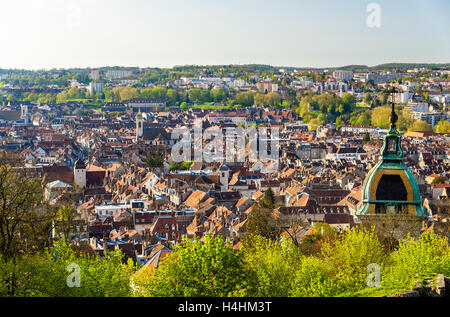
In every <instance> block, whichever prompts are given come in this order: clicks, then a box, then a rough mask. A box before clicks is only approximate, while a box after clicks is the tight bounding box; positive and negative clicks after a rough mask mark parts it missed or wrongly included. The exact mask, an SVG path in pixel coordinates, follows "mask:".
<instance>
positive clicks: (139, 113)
mask: <svg viewBox="0 0 450 317" xmlns="http://www.w3.org/2000/svg"><path fill="white" fill-rule="evenodd" d="M140 115H141V106H139V111H138V116H140Z"/></svg>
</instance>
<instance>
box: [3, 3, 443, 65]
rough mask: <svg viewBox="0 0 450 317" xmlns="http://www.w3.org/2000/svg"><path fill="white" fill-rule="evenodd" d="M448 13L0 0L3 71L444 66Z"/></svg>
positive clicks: (421, 8) (343, 6) (412, 7)
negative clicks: (373, 23)
mask: <svg viewBox="0 0 450 317" xmlns="http://www.w3.org/2000/svg"><path fill="white" fill-rule="evenodd" d="M369 3H377V4H378V5H379V7H380V9H381V20H380V21H381V25H380V27H379V28H376V27H372V28H371V27H369V26H368V25H367V22H366V19H367V16H368V15H370V14H371V13H370V12H367V10H366V9H367V5H368V4H369ZM449 17H450V1H448V0H427V1H425V0H423V1H418V0H388V1H384V0H383V1H372V0H369V1H362V0H334V1H330V0H221V1H218V0H184V1H182V0H159V1H153V0H0V68H26V69H39V68H61V67H99V66H115V65H120V66H141V67H147V66H149V67H172V66H174V65H186V64H197V65H209V64H248V63H257V64H270V65H275V66H298V67H302V66H304V67H308V66H311V67H327V66H343V65H348V64H364V65H369V66H370V65H376V64H381V63H388V62H450V18H449Z"/></svg>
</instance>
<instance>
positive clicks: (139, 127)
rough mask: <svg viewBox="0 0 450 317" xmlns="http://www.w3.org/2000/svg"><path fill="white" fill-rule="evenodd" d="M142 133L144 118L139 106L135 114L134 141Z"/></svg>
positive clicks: (140, 136)
mask: <svg viewBox="0 0 450 317" xmlns="http://www.w3.org/2000/svg"><path fill="white" fill-rule="evenodd" d="M143 135H144V118H143V117H142V114H141V108H139V112H138V113H137V115H136V142H137V141H138V140H139V138H142V136H143Z"/></svg>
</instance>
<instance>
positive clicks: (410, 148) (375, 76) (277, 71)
mask: <svg viewBox="0 0 450 317" xmlns="http://www.w3.org/2000/svg"><path fill="white" fill-rule="evenodd" d="M449 74H450V66H449V65H447V64H446V65H408V64H387V65H380V66H376V67H371V68H369V67H365V66H348V67H343V68H342V69H297V68H287V67H286V68H275V67H271V66H264V65H242V66H239V65H230V66H183V67H181V66H180V67H174V68H171V69H137V68H119V67H116V68H100V69H70V70H63V69H59V70H49V71H19V70H2V71H1V75H0V78H1V84H0V85H1V90H0V93H1V104H2V106H1V110H0V118H1V128H0V130H1V140H2V143H1V148H2V153H3V154H2V161H3V162H2V172H1V174H3V175H2V176H3V177H2V179H4V180H5V181H4V182H5V183H4V184H9V186H12V187H14V188H9V187H8V186H7V185H3V186H2V197H3V198H2V199H3V201H4V202H5V199H6V200H8V201H12V202H13V203H10V204H6V205H5V204H3V205H2V208H1V212H2V213H1V215H2V232H9V231H8V230H12V232H11V234H10V235H7V234H5V235H2V237H1V246H2V256H3V257H4V258H6V259H7V258H8V257H14V256H15V255H16V254H18V252H19V253H22V252H25V253H27V252H30V254H32V253H34V252H36V250H38V249H43V248H45V247H48V246H50V245H51V244H52V243H55V242H56V241H61V239H62V240H63V241H67V242H69V243H71V244H72V245H74V246H77V247H78V248H80V250H82V252H85V253H86V254H90V255H94V256H96V257H97V258H98V259H101V258H102V257H104V256H106V254H108V251H114V250H120V251H121V252H122V255H123V256H124V257H123V259H122V262H123V263H124V264H123V265H131V266H132V267H134V269H130V267H127V269H130V270H132V271H133V272H134V273H133V274H134V275H133V276H142V275H145V272H148V271H151V270H154V269H156V270H157V269H158V267H159V266H160V265H161V263H164V258H166V256H168V255H170V254H171V253H177V252H180V251H176V250H177V249H176V248H177V246H180V245H183V243H186V242H185V241H200V242H201V243H202V241H203V242H205V241H209V243H220V242H218V241H222V242H223V243H226V245H227V246H228V247H230V248H231V250H235V251H239V250H241V249H243V248H244V249H247V248H249V246H248V244H249V243H250V242H249V240H251V238H249V237H255V236H259V237H260V238H261V239H267V243H269V244H270V243H272V242H270V241H273V242H274V241H284V243H293V244H294V245H295V246H297V247H298V248H299V250H300V252H301V253H302V254H304V255H308V256H310V255H314V254H320V251H319V250H320V249H321V247H320V246H321V245H322V244H323V243H326V242H325V241H327V239H326V236H327V235H341V234H342V235H344V233H345V232H346V231H347V230H351V229H352V228H359V227H361V226H363V225H365V224H371V225H374V227H373V228H375V229H374V230H375V231H374V232H376V233H377V235H378V239H380V241H381V242H380V243H381V244H383V245H384V247H387V248H395V247H396V246H397V245H398V243H399V242H398V241H399V240H401V239H404V238H405V237H406V236H407V234H412V235H416V236H418V235H420V234H421V233H426V232H438V233H440V234H443V235H444V236H445V237H446V240H447V239H448V209H449V201H448V191H449V188H450V184H449V183H448V182H449V172H448V171H449V159H448V157H449V150H448V148H449V147H448V143H449V133H450V123H449V117H448V115H449V112H448V107H449V104H450V79H449ZM392 88H394V90H392ZM394 108H395V109H394ZM394 111H395V112H394ZM391 112H394V114H395V117H396V120H394V121H392V120H391V121H390V118H392V113H391ZM196 128H197V129H198V130H199V131H200V133H203V135H202V134H200V138H198V137H197V138H196V137H195V136H196V134H195V133H196V131H195V129H196ZM389 128H390V130H389ZM396 129H397V130H398V131H397V130H396ZM263 130H264V131H265V132H266V133H267V134H266V136H267V137H268V139H262V138H261V137H259V140H257V142H256V143H257V144H255V143H253V144H254V145H255V147H254V148H252V142H251V137H252V135H251V133H249V131H250V132H251V131H255V132H256V131H258V132H259V133H261V131H263ZM211 131H212V132H211ZM267 131H269V132H267ZM214 134H217V135H218V138H217V139H215V140H214V141H215V142H211V143H212V146H211V144H209V145H208V142H209V141H211V140H212V138H211V136H212V135H214ZM240 135H243V138H242V141H243V144H241V145H242V148H241V149H239V148H235V145H236V143H235V141H236V139H238V137H239V136H240ZM391 135H392V136H393V138H397V139H398V141H396V142H398V144H397V146H398V148H397V150H394V151H400V152H393V153H396V154H395V155H399V157H398V158H397V159H398V162H400V163H398V164H400V165H399V166H401V168H403V169H404V170H405V171H406V172H407V174H408V178H404V176H403V175H401V174H399V175H400V176H398V179H395V178H387V179H385V180H384V183H383V185H381V183H382V182H383V179H381V180H380V177H378V183H377V184H375V185H373V186H375V187H376V186H378V187H379V188H381V187H383V190H380V189H377V190H376V197H375V196H374V197H372V191H373V189H371V190H370V195H369V196H370V197H366V196H367V195H368V194H366V193H365V192H366V191H369V189H366V188H365V187H370V186H371V182H372V180H371V178H369V177H368V174H369V171H371V170H372V171H373V170H374V169H377V168H379V167H377V166H378V165H377V163H378V162H379V161H380V162H381V161H382V162H384V161H386V162H388V163H387V164H393V163H392V158H389V157H388V156H389V155H390V154H389V153H390V152H386V151H389V150H392V149H390V147H392V145H390V144H386V142H388V143H389V142H391V141H389V140H390V136H391ZM400 135H401V137H400ZM180 136H182V138H180ZM219 139H220V140H219ZM397 139H396V140H397ZM217 140H219V141H220V142H218V141H217ZM255 140H256V139H255ZM400 140H401V141H400ZM181 141H185V143H184V145H183V147H182V148H181V147H180V146H179V144H180V142H181ZM264 143H265V144H264ZM196 146H199V148H197V147H196ZM267 147H269V148H270V151H268V150H266V155H262V152H263V148H267ZM388 147H389V148H388ZM175 148H178V150H180V149H181V154H182V157H181V158H180V156H179V155H178V156H176V155H174V153H175V151H174V149H175ZM207 148H209V151H207ZM224 150H225V152H224ZM252 150H256V152H259V153H256V154H259V155H253V154H255V153H253V152H254V151H252ZM202 152H203V157H202ZM239 152H240V153H239ZM269 152H270V155H268V153H269ZM386 153H387V154H386ZM198 154H200V156H199V155H198ZM207 154H208V155H207ZM239 155H241V157H238V156H239ZM252 155H253V156H254V157H252ZM385 156H386V157H385ZM235 158H238V159H237V160H236V159H235ZM389 162H391V163H389ZM383 164H386V163H383ZM6 166H8V167H6ZM389 166H390V167H388V168H384V169H383V168H381V169H382V170H383V171H384V170H385V169H392V170H394V171H395V170H396V169H397V168H396V167H395V168H394V167H392V165H389ZM383 173H385V172H383ZM383 173H382V174H383ZM385 174H392V173H387V172H386V173H385ZM394 174H395V172H394ZM405 175H406V174H405ZM383 177H387V176H383ZM366 178H367V180H366V181H365V179H366ZM7 179H11V180H10V181H9V182H8V181H6V180H7ZM19 179H20V181H19ZM13 180H17V183H14V182H13ZM378 184H380V185H378ZM401 189H403V190H404V193H403V192H402V190H401ZM410 192H414V197H413V196H410ZM16 194H17V195H16ZM8 195H10V196H8ZM401 196H404V197H405V198H400V197H401ZM407 196H408V197H407ZM374 200H377V201H379V202H377V203H374V202H373V201H374ZM402 200H403V201H404V202H401V203H399V201H402ZM388 201H389V202H388ZM412 201H415V203H414V204H413V202H412ZM372 205H373V208H372V207H371V206H372ZM375 205H376V208H375ZM409 205H411V206H412V207H413V209H408V207H409ZM31 210H33V212H31ZM411 210H412V212H411ZM10 211H14V212H15V213H16V215H17V216H19V215H20V213H23V218H20V219H14V220H13V221H11V218H8V217H9V214H10V213H9V212H10ZM25 214H26V216H25ZM372 214H373V215H372ZM371 215H372V216H371ZM379 215H383V216H385V217H381V218H379V217H377V216H379ZM405 215H413V217H409V218H408V217H407V218H408V219H405V218H404V216H405ZM388 216H389V217H390V218H387V217H388ZM396 217H397V218H396ZM386 219H389V220H386ZM27 221H34V222H35V224H36V226H37V229H36V228H34V229H33V235H31V233H30V232H29V231H28V229H27V228H26V227H27ZM389 226H390V228H388V227H389ZM319 228H320V229H319ZM3 230H4V231H3ZM324 230H326V233H324ZM372 230H373V229H372ZM46 234H48V236H46ZM220 237H222V238H223V239H222V240H220ZM216 238H218V239H219V240H217V241H216V240H214V239H216ZM185 239H187V240H185ZM211 239H212V240H211ZM183 241H184V242H183ZM211 241H215V242H211ZM193 243H197V242H193ZM259 243H263V242H259ZM447 243H448V242H447ZM185 247H186V248H188V246H185ZM191 247H193V246H191ZM264 247H265V248H268V246H267V245H265V246H264ZM322 249H323V247H322ZM322 252H323V251H322ZM446 252H447V256H448V251H446ZM447 259H448V258H447ZM447 261H448V260H447ZM119 262H120V261H119ZM125 263H127V264H125ZM369 263H370V262H369ZM369 263H367V264H369ZM447 263H448V262H447ZM117 265H118V266H119V265H120V264H119V263H118V264H117ZM130 274H131V273H130ZM159 282H161V283H163V282H162V281H159ZM166 283H168V281H166ZM135 288H136V289H138V287H135ZM136 289H135V290H134V291H135V292H142V290H140V291H137V290H136ZM166 291H167V292H168V293H164V292H163V293H160V294H162V295H163V296H166V295H170V294H171V293H170V291H169V290H166ZM297 291H298V290H297ZM159 292H161V290H160V291H159ZM311 292H312V290H311ZM143 294H145V291H144V293H143ZM150 294H152V293H151V292H150ZM156 294H158V292H156ZM175 294H177V293H175ZM181 294H182V295H187V296H190V295H192V296H197V295H200V294H201V293H200V294H198V293H195V292H193V293H191V294H189V293H188V294H185V293H181ZM213 294H214V295H218V294H222V295H226V293H220V292H219V293H213ZM244 294H245V292H244ZM250 294H251V293H250ZM263 294H264V295H265V296H272V295H273V294H272V293H270V292H268V293H263ZM286 294H289V293H286ZM301 294H303V295H306V296H309V295H310V294H309V293H308V292H306V293H301ZM311 294H313V293H311ZM178 295H180V294H178ZM321 295H324V296H326V295H327V293H324V294H321ZM328 295H331V294H328Z"/></svg>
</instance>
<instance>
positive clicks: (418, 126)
mask: <svg viewBox="0 0 450 317" xmlns="http://www.w3.org/2000/svg"><path fill="white" fill-rule="evenodd" d="M408 131H433V130H432V129H431V127H430V125H429V124H428V123H427V122H426V121H423V120H419V121H416V122H414V123H413V124H412V125H411V126H410V127H409V129H408Z"/></svg>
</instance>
